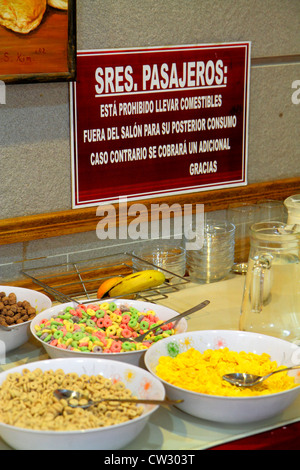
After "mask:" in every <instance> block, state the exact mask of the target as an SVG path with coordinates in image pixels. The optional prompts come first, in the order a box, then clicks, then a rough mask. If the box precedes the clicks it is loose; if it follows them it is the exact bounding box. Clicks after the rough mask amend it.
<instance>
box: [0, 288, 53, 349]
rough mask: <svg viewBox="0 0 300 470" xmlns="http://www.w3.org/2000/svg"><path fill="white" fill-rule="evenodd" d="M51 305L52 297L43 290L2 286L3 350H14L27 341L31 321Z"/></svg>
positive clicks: (0, 341)
mask: <svg viewBox="0 0 300 470" xmlns="http://www.w3.org/2000/svg"><path fill="white" fill-rule="evenodd" d="M51 306H52V301H51V299H50V298H49V297H47V296H46V295H44V294H43V293H42V292H38V291H35V290H31V289H25V288H22V287H14V286H5V285H3V286H0V345H1V352H2V353H5V352H9V351H12V350H13V349H16V348H18V347H19V346H21V345H23V344H24V343H26V341H28V339H29V338H30V337H31V334H30V323H31V321H32V320H33V318H35V316H36V315H37V314H39V313H40V312H42V311H43V310H46V309H48V308H50V307H51ZM3 349H4V351H3Z"/></svg>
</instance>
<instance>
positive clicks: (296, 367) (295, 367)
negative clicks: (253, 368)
mask: <svg viewBox="0 0 300 470" xmlns="http://www.w3.org/2000/svg"><path fill="white" fill-rule="evenodd" d="M292 369H300V364H299V365H298V366H290V367H285V368H284V369H278V370H273V372H270V374H268V375H266V376H265V377H264V379H265V378H266V377H270V375H273V374H277V373H278V372H285V371H286V370H292Z"/></svg>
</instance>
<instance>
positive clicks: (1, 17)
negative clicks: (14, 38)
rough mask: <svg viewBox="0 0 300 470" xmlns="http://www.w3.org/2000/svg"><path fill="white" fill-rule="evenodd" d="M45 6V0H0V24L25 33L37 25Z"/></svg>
mask: <svg viewBox="0 0 300 470" xmlns="http://www.w3.org/2000/svg"><path fill="white" fill-rule="evenodd" d="M46 7H47V0H0V25H2V26H5V27H6V28H8V29H12V30H13V31H15V32H17V33H22V34H27V33H29V32H30V31H32V30H33V29H35V28H37V27H38V25H39V24H40V22H41V21H42V18H43V16H44V13H45V10H46Z"/></svg>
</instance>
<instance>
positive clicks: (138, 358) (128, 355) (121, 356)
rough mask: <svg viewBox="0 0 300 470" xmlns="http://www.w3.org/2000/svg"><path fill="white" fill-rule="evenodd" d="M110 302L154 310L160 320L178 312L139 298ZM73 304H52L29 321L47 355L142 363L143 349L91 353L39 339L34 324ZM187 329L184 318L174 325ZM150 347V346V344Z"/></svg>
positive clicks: (95, 302)
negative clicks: (63, 347) (69, 348)
mask: <svg viewBox="0 0 300 470" xmlns="http://www.w3.org/2000/svg"><path fill="white" fill-rule="evenodd" d="M109 301H110V302H115V303H116V304H117V305H118V306H120V305H124V304H126V305H128V306H130V307H135V308H137V309H138V310H139V311H140V312H144V311H147V310H154V311H155V313H156V314H157V316H158V317H159V318H160V319H161V320H163V321H164V320H168V319H169V318H172V317H174V316H175V315H177V314H178V312H175V311H174V310H172V309H170V308H167V307H164V306H162V305H157V304H152V303H151V302H144V301H140V300H127V299H110V300H109ZM103 302H104V301H103V300H102V301H99V300H95V301H91V302H90V303H91V304H99V305H100V304H102V303H103ZM73 305H74V304H73V303H72V302H71V303H66V304H61V305H57V306H54V307H52V308H50V309H48V310H46V311H44V312H42V313H41V314H39V315H37V316H36V317H35V318H34V320H32V322H31V326H30V328H31V333H32V334H33V335H34V337H35V338H36V339H37V340H38V341H39V342H40V343H41V344H42V345H43V347H44V348H45V350H46V352H47V354H48V355H49V357H50V358H52V359H54V358H58V357H97V358H106V359H113V360H115V361H122V362H127V363H129V364H133V365H136V366H138V365H143V358H144V354H145V350H140V351H129V352H122V353H110V354H108V353H93V352H79V351H72V350H68V349H60V348H58V347H56V346H52V345H50V344H48V343H45V342H44V341H42V340H40V339H39V338H38V337H37V336H36V335H35V325H38V324H39V323H40V321H41V320H43V319H50V318H51V317H53V316H54V315H57V314H58V313H59V312H61V311H62V310H64V309H65V308H66V307H68V306H73ZM186 329H187V322H186V320H185V318H182V319H181V320H180V321H179V322H178V325H177V327H176V330H177V332H178V333H183V332H184V331H186ZM150 347H152V346H150Z"/></svg>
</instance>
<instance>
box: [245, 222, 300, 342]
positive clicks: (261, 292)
mask: <svg viewBox="0 0 300 470" xmlns="http://www.w3.org/2000/svg"><path fill="white" fill-rule="evenodd" d="M299 247H300V233H299V232H297V231H296V230H293V227H291V226H290V225H286V224H284V223H281V222H259V223H256V224H254V225H252V227H251V229H250V253H249V260H248V270H247V274H246V279H245V287H244V292H243V300H242V307H241V315H240V325H239V328H240V330H243V331H252V332H255V333H261V334H266V335H271V336H276V337H278V338H281V339H285V340H287V341H291V342H295V343H297V344H300V262H299Z"/></svg>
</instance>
